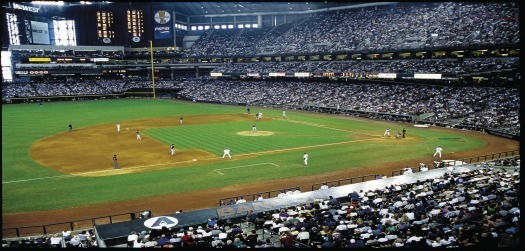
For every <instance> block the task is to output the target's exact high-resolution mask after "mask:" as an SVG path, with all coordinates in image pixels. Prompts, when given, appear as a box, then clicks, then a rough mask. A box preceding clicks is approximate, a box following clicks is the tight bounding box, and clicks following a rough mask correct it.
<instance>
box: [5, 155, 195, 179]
mask: <svg viewBox="0 0 525 251" xmlns="http://www.w3.org/2000/svg"><path fill="white" fill-rule="evenodd" d="M195 161H197V159H192V160H186V161H179V162H168V163H163V164H152V165H145V166H133V167H126V168H125V169H119V170H124V171H125V170H130V169H137V168H143V167H152V166H165V165H172V164H180V163H187V162H195ZM115 171H118V170H115V169H111V170H99V171H91V172H82V173H71V174H65V175H58V176H50V177H41V178H34V179H27V180H13V181H3V182H2V184H9V183H16V182H26V181H34V180H42V179H52V178H72V177H77V176H82V175H86V174H93V173H101V172H115Z"/></svg>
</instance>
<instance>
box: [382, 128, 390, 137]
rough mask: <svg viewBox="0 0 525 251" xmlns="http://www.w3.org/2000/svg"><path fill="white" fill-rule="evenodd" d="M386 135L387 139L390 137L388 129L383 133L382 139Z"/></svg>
mask: <svg viewBox="0 0 525 251" xmlns="http://www.w3.org/2000/svg"><path fill="white" fill-rule="evenodd" d="M387 135H388V137H390V127H389V128H387V129H386V130H385V133H384V134H383V137H386V136H387Z"/></svg>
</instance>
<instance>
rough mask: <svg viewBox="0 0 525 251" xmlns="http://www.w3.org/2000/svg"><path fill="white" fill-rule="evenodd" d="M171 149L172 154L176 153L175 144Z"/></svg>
mask: <svg viewBox="0 0 525 251" xmlns="http://www.w3.org/2000/svg"><path fill="white" fill-rule="evenodd" d="M170 150H171V156H173V155H175V144H171V146H170Z"/></svg>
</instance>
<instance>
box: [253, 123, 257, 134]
mask: <svg viewBox="0 0 525 251" xmlns="http://www.w3.org/2000/svg"><path fill="white" fill-rule="evenodd" d="M252 132H257V125H256V124H255V123H253V125H252Z"/></svg>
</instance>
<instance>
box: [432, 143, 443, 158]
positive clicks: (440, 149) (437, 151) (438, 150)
mask: <svg viewBox="0 0 525 251" xmlns="http://www.w3.org/2000/svg"><path fill="white" fill-rule="evenodd" d="M441 151H443V149H442V148H441V146H438V147H436V152H435V153H434V157H436V154H439V157H440V158H441Z"/></svg>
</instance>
